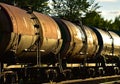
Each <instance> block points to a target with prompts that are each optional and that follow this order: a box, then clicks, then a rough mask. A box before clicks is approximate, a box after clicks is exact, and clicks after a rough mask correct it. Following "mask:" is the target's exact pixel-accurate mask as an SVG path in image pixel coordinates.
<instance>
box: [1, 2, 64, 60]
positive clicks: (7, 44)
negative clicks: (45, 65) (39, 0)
mask: <svg viewBox="0 0 120 84" xmlns="http://www.w3.org/2000/svg"><path fill="white" fill-rule="evenodd" d="M0 37H1V38H0V50H1V51H0V52H2V51H4V53H6V52H7V51H14V52H15V54H16V56H18V58H19V59H20V60H22V59H24V58H26V59H27V60H25V61H26V62H27V61H29V59H30V57H32V58H35V59H36V56H37V54H36V52H37V49H39V50H38V51H41V50H43V51H44V54H49V53H53V54H57V53H58V52H59V50H60V48H61V45H62V39H61V33H60V30H59V27H58V25H57V24H56V22H55V21H54V20H53V19H52V18H51V17H49V16H47V15H44V14H40V13H37V12H33V13H29V12H28V11H25V10H22V9H20V8H18V7H14V6H10V5H6V4H3V3H0ZM38 43H39V46H38ZM2 45H3V46H2ZM38 47H39V48H38ZM32 61H34V59H32Z"/></svg>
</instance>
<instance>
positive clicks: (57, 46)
mask: <svg viewBox="0 0 120 84" xmlns="http://www.w3.org/2000/svg"><path fill="white" fill-rule="evenodd" d="M118 32H119V31H118ZM0 63H1V68H2V69H1V73H6V69H7V70H8V69H10V70H12V74H13V72H15V75H14V77H16V79H17V80H18V81H17V82H21V79H22V80H23V81H24V82H25V83H28V82H26V81H29V80H30V81H32V82H33V83H40V82H46V81H49V80H52V81H61V80H65V79H75V78H86V77H96V76H104V75H114V74H120V73H119V72H120V36H119V34H118V33H116V32H113V31H107V30H101V29H98V28H95V27H88V26H85V25H83V24H81V23H80V22H70V21H67V20H63V19H60V18H56V17H50V16H47V15H45V14H41V13H38V12H34V11H32V10H31V9H28V10H23V9H20V8H18V7H14V6H10V5H7V4H4V3H0ZM5 65H7V66H5ZM109 70H110V71H109ZM108 71H109V73H108ZM16 72H17V73H16ZM5 77H6V76H5ZM9 77H12V75H11V76H10V75H9ZM3 78H4V77H3ZM6 78H7V77H6ZM13 79H14V78H13ZM40 79H41V80H40ZM0 80H2V79H0ZM5 82H6V81H5Z"/></svg>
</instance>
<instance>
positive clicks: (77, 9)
mask: <svg viewBox="0 0 120 84" xmlns="http://www.w3.org/2000/svg"><path fill="white" fill-rule="evenodd" d="M52 2H53V3H52V7H51V15H53V16H59V17H61V18H65V19H67V20H72V21H74V20H76V19H80V18H81V17H82V16H83V15H84V14H85V13H87V12H88V11H89V10H90V8H92V7H91V6H93V5H94V6H93V7H95V8H94V10H96V9H97V8H98V6H97V5H98V4H94V0H90V1H88V0H52Z"/></svg>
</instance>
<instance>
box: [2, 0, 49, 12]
mask: <svg viewBox="0 0 120 84" xmlns="http://www.w3.org/2000/svg"><path fill="white" fill-rule="evenodd" d="M48 1H49V0H0V2H4V3H7V4H11V5H15V6H18V7H20V8H22V9H26V8H27V7H29V6H30V7H31V8H32V9H33V10H34V11H38V12H42V13H48V12H49V6H48Z"/></svg>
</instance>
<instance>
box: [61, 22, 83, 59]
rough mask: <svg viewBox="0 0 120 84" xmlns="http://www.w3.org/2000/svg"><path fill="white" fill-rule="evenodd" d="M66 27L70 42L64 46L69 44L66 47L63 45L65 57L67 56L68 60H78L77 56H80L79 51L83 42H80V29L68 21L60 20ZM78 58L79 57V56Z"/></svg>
mask: <svg viewBox="0 0 120 84" xmlns="http://www.w3.org/2000/svg"><path fill="white" fill-rule="evenodd" d="M62 21H63V22H64V23H65V24H66V26H67V28H68V29H67V30H68V31H69V33H70V36H69V37H68V38H70V39H71V40H70V41H68V42H67V43H66V44H69V45H68V46H67V45H65V46H66V47H68V48H66V49H67V50H66V53H65V54H66V56H67V55H68V56H69V58H73V59H75V58H76V57H77V58H78V55H79V54H80V50H81V48H82V46H83V41H82V36H83V35H82V34H83V33H81V32H82V30H81V29H80V27H77V26H76V25H75V24H73V23H71V22H69V21H65V20H62ZM79 58H80V55H79Z"/></svg>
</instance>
